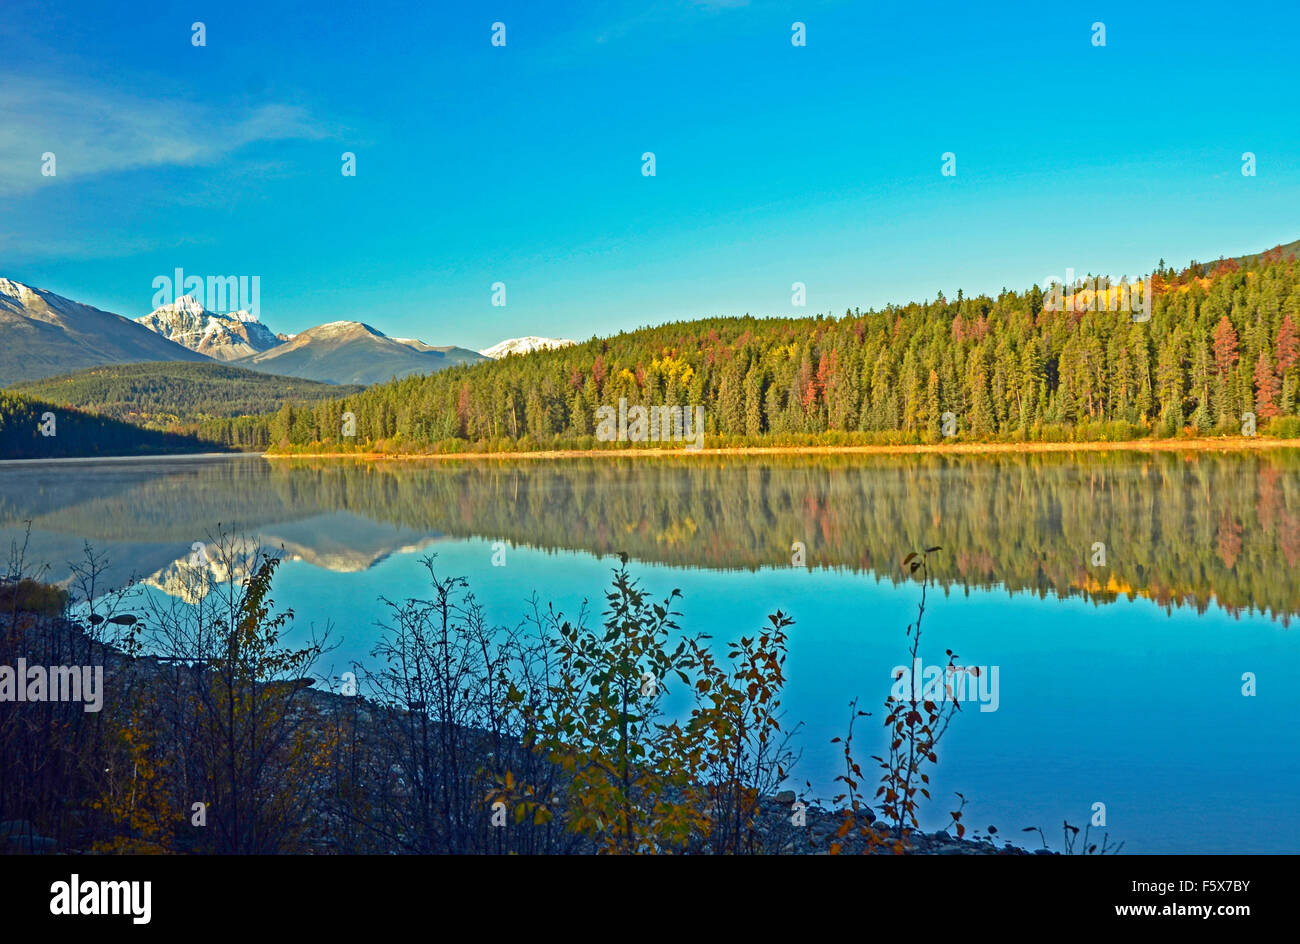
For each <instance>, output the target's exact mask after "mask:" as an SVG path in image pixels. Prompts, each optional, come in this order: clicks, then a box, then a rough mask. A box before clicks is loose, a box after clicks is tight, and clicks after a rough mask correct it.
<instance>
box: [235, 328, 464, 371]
mask: <svg viewBox="0 0 1300 944" xmlns="http://www.w3.org/2000/svg"><path fill="white" fill-rule="evenodd" d="M481 360H483V356H482V355H480V354H477V353H475V352H474V351H469V350H466V349H465V348H463V347H455V346H451V345H449V346H446V347H435V346H434V345H432V344H425V343H424V342H423V341H416V340H414V339H411V338H390V337H388V335H386V334H384V333H383V332H382V331H380V330H378V329H376V328H373V327H371V326H370V325H368V324H364V323H363V322H360V321H331V322H330V323H329V324H323V325H317V326H316V327H314V328H308V329H307V330H306V331H300V332H298V333H297V334H296V335H294V336H293V338H292V340H288V341H285V342H283V343H282V344H278V345H276V346H275V347H274V348H271V349H270V350H267V351H263V352H262V353H260V354H253V355H250V356H248V357H243V358H240V359H239V360H238V361H237V362H236V363H235V366H237V367H246V368H248V369H249V370H261V371H266V372H268V373H272V374H283V375H285V376H289V377H305V378H307V379H309V380H323V381H325V382H326V383H338V384H372V383H380V382H382V381H385V380H389V379H390V378H393V377H406V376H408V375H410V374H431V373H433V372H434V371H438V370H442V369H443V368H444V367H451V366H454V365H456V364H467V363H468V364H472V363H475V362H477V361H481Z"/></svg>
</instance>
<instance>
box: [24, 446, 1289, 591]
mask: <svg viewBox="0 0 1300 944" xmlns="http://www.w3.org/2000/svg"><path fill="white" fill-rule="evenodd" d="M21 503H22V498H21V497H16V498H14V497H12V496H11V502H10V504H11V505H21ZM344 510H346V511H350V512H352V513H354V514H357V515H361V516H364V517H366V518H369V519H371V520H373V521H377V522H386V523H389V524H392V525H398V526H402V527H405V528H408V529H414V530H417V531H430V532H439V533H443V534H447V535H450V536H457V537H485V538H491V539H494V540H496V539H506V540H511V541H514V542H516V543H519V544H525V545H532V546H536V547H542V548H565V549H576V550H583V551H589V552H592V553H597V554H604V553H611V552H615V551H627V552H628V553H629V554H630V555H632V556H634V557H637V558H640V559H643V560H649V561H655V562H659V563H665V564H673V565H679V566H694V567H709V568H716V569H757V568H760V567H785V566H789V564H790V557H791V545H792V543H793V542H795V541H802V542H803V543H804V544H805V545H806V548H807V562H808V565H809V566H810V567H830V568H845V569H849V570H854V571H874V572H877V573H879V574H881V575H882V576H887V577H889V579H891V580H894V579H898V578H897V577H896V575H895V572H894V571H895V568H894V564H895V562H896V561H897V560H898V559H899V557H901V555H902V554H903V553H906V551H907V550H908V549H910V548H912V547H916V546H924V545H929V544H941V545H943V547H944V548H945V549H946V551H947V554H946V560H945V562H944V563H943V565H942V566H941V567H940V568H938V570H937V573H936V576H937V577H938V578H939V580H940V582H941V583H944V584H945V585H949V586H951V585H958V586H960V585H968V586H978V587H989V586H996V585H1004V586H1006V587H1007V588H1008V589H1011V590H1030V591H1033V592H1037V593H1040V594H1046V593H1048V592H1056V593H1059V594H1065V595H1082V596H1084V597H1086V598H1089V599H1093V600H1099V601H1104V600H1109V599H1113V598H1115V597H1116V596H1119V595H1144V596H1149V597H1151V598H1152V599H1154V600H1156V601H1157V602H1159V603H1161V604H1166V605H1171V604H1177V605H1191V606H1195V607H1197V608H1198V609H1199V610H1204V609H1205V608H1206V607H1207V606H1208V605H1209V604H1210V602H1211V601H1212V600H1215V599H1217V601H1218V603H1219V604H1221V605H1222V606H1224V607H1226V608H1228V609H1230V610H1233V611H1237V610H1245V609H1250V608H1251V607H1254V608H1256V609H1261V610H1267V611H1271V612H1273V613H1274V614H1281V615H1289V614H1293V613H1296V612H1300V580H1297V579H1296V578H1295V568H1296V566H1297V565H1298V564H1300V455H1298V454H1297V453H1295V452H1291V451H1285V452H1283V451H1271V452H1269V453H1266V454H1263V453H1261V454H1212V453H1201V454H1194V455H1191V456H1187V457H1184V456H1179V455H1174V454H1165V453H1157V454H1150V455H1143V454H1136V453H1110V454H1101V453H1087V454H1080V455H1076V456H1067V455H1061V454H1050V455H1027V456H991V457H990V456H978V457H976V456H953V457H948V456H887V457H879V456H872V457H861V456H857V457H855V456H835V457H818V458H809V457H761V458H737V457H727V458H715V457H699V458H681V459H671V460H663V461H658V460H646V459H628V460H622V459H595V460H573V461H568V460H566V461H550V460H524V461H496V462H438V463H420V462H389V463H369V464H368V463H362V462H352V461H338V460H321V459H316V460H292V461H277V462H273V463H263V462H257V461H252V462H250V461H239V460H236V461H232V462H227V463H220V464H207V465H204V466H203V467H201V468H194V469H184V470H181V471H170V472H168V473H167V474H165V475H154V476H152V477H149V476H142V477H141V479H140V480H139V481H138V482H136V483H134V484H132V485H130V486H129V487H126V488H119V489H118V490H117V491H114V492H113V493H111V494H109V495H102V496H97V497H93V498H87V499H86V500H85V501H83V502H80V503H77V504H74V505H72V506H68V507H64V508H62V509H61V510H58V511H51V512H48V513H46V514H44V515H40V516H38V518H37V522H36V527H38V528H39V527H46V528H50V529H52V530H58V531H62V532H65V533H70V534H77V535H78V536H86V537H89V538H91V539H92V540H95V539H96V538H97V537H98V538H99V539H100V540H103V539H105V538H111V539H112V540H127V541H130V540H158V539H159V535H160V534H167V535H169V539H175V540H178V541H184V542H186V543H188V541H189V540H192V539H193V538H192V536H193V535H195V534H198V535H200V536H201V535H202V534H204V533H205V532H206V531H207V530H210V529H211V528H212V527H213V526H214V525H215V523H216V522H218V521H220V522H222V523H223V524H224V525H225V526H227V527H234V528H246V529H249V530H252V529H254V528H257V527H261V528H265V527H267V526H268V525H270V524H273V523H276V522H281V521H290V520H293V521H302V520H303V519H306V518H308V517H310V516H313V515H319V514H324V513H327V512H333V511H344ZM5 512H6V517H9V518H11V519H14V518H16V517H18V516H21V514H22V509H21V508H20V507H11V508H6V509H5ZM78 529H79V530H78ZM1096 542H1102V543H1104V544H1105V546H1106V566H1104V567H1103V566H1093V565H1092V564H1091V563H1090V558H1091V557H1092V548H1093V545H1094V543H1096Z"/></svg>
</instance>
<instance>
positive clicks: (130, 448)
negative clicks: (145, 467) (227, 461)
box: [0, 390, 217, 459]
mask: <svg viewBox="0 0 1300 944" xmlns="http://www.w3.org/2000/svg"><path fill="white" fill-rule="evenodd" d="M205 451H206V452H212V451H217V450H216V449H215V448H214V447H213V446H212V445H211V444H209V443H206V442H203V441H201V440H199V439H198V438H197V437H195V436H192V435H187V434H181V433H168V432H160V431H158V430H152V429H142V428H140V427H139V426H135V425H133V424H130V423H123V422H120V421H118V420H114V419H109V418H107V417H103V416H96V415H94V414H91V413H86V412H83V411H81V410H76V409H71V408H68V407H64V406H60V405H59V404H54V403H46V402H44V401H41V400H36V399H33V398H30V397H25V396H20V395H18V394H15V393H12V392H10V391H6V390H0V459H56V458H66V457H70V456H131V455H154V454H163V453H175V452H205Z"/></svg>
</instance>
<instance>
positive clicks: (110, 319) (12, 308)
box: [0, 278, 207, 386]
mask: <svg viewBox="0 0 1300 944" xmlns="http://www.w3.org/2000/svg"><path fill="white" fill-rule="evenodd" d="M0 341H2V342H3V343H0V386H4V385H5V384H9V383H15V382H17V381H22V380H38V379H40V378H42V377H53V376H55V375H57V374H66V373H69V372H70V371H74V370H80V369H82V368H83V367H97V366H99V365H101V364H124V363H130V362H132V361H205V360H207V358H206V357H204V356H203V355H202V354H198V353H195V352H194V351H192V350H187V349H186V348H184V347H182V346H181V345H178V344H174V343H172V342H171V341H169V340H167V339H166V338H162V337H159V336H158V335H157V334H155V333H154V332H152V331H149V330H147V329H146V328H144V327H143V326H141V325H139V324H137V323H136V322H134V321H132V320H131V319H130V318H124V317H122V316H121V315H115V314H113V313H112V312H108V311H102V310H100V309H98V308H94V307H92V306H90V305H83V304H82V303H81V302H74V301H73V300H72V299H70V298H64V297H63V296H62V295H55V294H54V293H53V292H49V291H46V290H45V289H43V288H34V287H32V286H30V285H25V284H23V283H22V282H15V281H13V280H12V279H6V278H0Z"/></svg>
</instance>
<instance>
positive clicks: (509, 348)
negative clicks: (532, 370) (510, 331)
mask: <svg viewBox="0 0 1300 944" xmlns="http://www.w3.org/2000/svg"><path fill="white" fill-rule="evenodd" d="M577 343H578V342H577V341H570V340H569V339H568V338H538V337H533V336H532V335H529V336H528V337H526V338H509V339H507V340H505V341H501V342H499V343H497V344H494V345H492V346H491V347H489V348H485V349H484V350H482V351H479V353H480V354H482V355H483V356H484V357H490V358H492V359H493V360H499V359H501V358H503V357H506V356H508V355H510V354H531V353H533V352H534V351H549V350H554V349H555V348H560V347H572V346H573V345H574V344H577Z"/></svg>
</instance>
